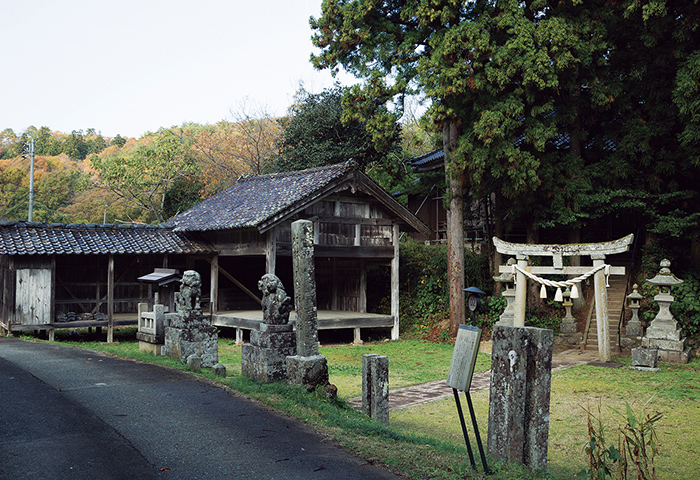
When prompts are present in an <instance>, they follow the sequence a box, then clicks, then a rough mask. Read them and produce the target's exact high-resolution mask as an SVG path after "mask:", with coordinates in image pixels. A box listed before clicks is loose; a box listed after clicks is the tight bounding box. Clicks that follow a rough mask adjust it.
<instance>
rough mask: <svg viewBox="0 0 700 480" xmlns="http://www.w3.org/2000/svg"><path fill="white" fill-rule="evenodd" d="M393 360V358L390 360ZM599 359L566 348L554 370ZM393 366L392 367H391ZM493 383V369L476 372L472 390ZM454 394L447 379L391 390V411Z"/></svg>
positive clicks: (357, 401) (357, 403)
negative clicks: (446, 381)
mask: <svg viewBox="0 0 700 480" xmlns="http://www.w3.org/2000/svg"><path fill="white" fill-rule="evenodd" d="M390 361H391V360H390ZM597 361H598V352H593V351H591V350H578V349H576V350H566V351H565V352H561V353H557V354H556V355H554V356H553V358H552V371H553V372H556V371H559V370H564V369H565V368H569V367H572V366H574V365H580V364H582V363H592V362H597ZM390 368H391V367H390ZM490 385H491V370H487V371H485V372H478V373H475V374H474V376H473V377H472V384H471V387H470V388H469V391H470V392H475V391H477V390H484V389H487V388H489V386H490ZM452 395H453V393H452V388H451V387H448V386H447V384H446V383H445V380H435V381H433V382H428V383H423V384H421V385H414V386H412V387H404V388H397V389H394V390H390V391H389V411H390V412H391V411H394V410H401V409H403V408H408V407H413V406H415V405H420V404H422V403H428V402H434V401H436V400H440V399H443V398H446V397H451V396H452ZM347 402H348V404H349V405H350V406H351V407H353V408H354V409H356V410H360V409H361V408H362V397H353V398H350V399H348V400H347Z"/></svg>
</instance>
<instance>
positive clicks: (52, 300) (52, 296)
mask: <svg viewBox="0 0 700 480" xmlns="http://www.w3.org/2000/svg"><path fill="white" fill-rule="evenodd" d="M50 288H51V292H49V295H50V300H49V302H50V303H49V315H50V318H49V322H50V323H54V322H55V321H56V255H51V287H50ZM54 339H55V337H54V329H53V328H50V329H49V342H53V341H54Z"/></svg>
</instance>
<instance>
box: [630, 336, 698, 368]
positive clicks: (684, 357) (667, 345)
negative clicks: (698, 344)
mask: <svg viewBox="0 0 700 480" xmlns="http://www.w3.org/2000/svg"><path fill="white" fill-rule="evenodd" d="M642 347H644V348H656V349H658V350H659V360H661V361H662V362H671V363H688V362H690V359H691V358H693V350H692V349H691V348H689V347H686V345H685V338H684V339H682V340H669V339H666V338H649V337H644V338H642Z"/></svg>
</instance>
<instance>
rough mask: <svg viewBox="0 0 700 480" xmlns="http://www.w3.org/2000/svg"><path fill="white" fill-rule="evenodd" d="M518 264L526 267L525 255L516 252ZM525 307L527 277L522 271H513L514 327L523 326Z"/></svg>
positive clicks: (523, 267)
mask: <svg viewBox="0 0 700 480" xmlns="http://www.w3.org/2000/svg"><path fill="white" fill-rule="evenodd" d="M516 259H517V261H518V266H519V267H520V268H522V269H525V268H527V255H523V254H517V255H516ZM526 308H527V277H526V276H525V274H524V273H520V272H519V271H517V272H516V273H515V312H514V318H513V325H515V326H516V327H524V326H525V309H526Z"/></svg>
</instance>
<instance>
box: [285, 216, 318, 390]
mask: <svg viewBox="0 0 700 480" xmlns="http://www.w3.org/2000/svg"><path fill="white" fill-rule="evenodd" d="M292 267H293V273H294V308H295V311H296V337H297V354H296V355H294V356H289V357H287V360H286V361H287V375H288V381H289V383H291V384H292V385H308V384H310V385H314V386H317V385H326V384H328V362H327V360H326V357H324V356H323V355H319V353H318V317H317V310H316V309H317V306H316V269H315V267H314V230H313V222H311V221H309V220H297V221H296V222H293V223H292Z"/></svg>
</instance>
